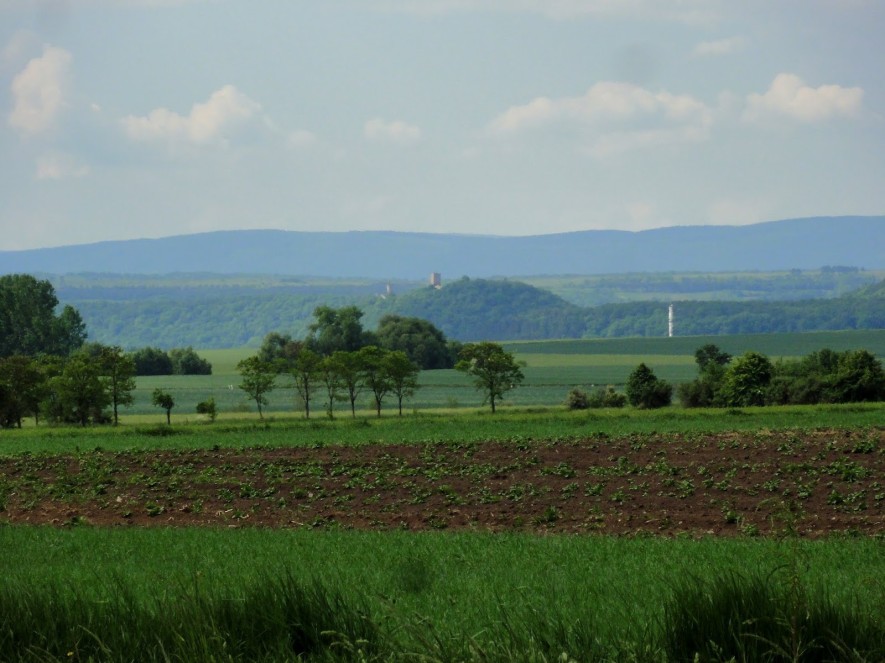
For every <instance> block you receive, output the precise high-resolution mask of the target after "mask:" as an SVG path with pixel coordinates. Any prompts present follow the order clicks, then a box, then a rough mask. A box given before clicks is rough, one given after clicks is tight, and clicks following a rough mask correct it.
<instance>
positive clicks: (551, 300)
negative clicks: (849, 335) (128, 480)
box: [65, 279, 885, 349]
mask: <svg viewBox="0 0 885 663" xmlns="http://www.w3.org/2000/svg"><path fill="white" fill-rule="evenodd" d="M883 290H885V288H883ZM115 292H116V291H115ZM873 292H875V291H874V290H873V289H870V290H869V293H873ZM65 303H72V304H73V305H75V306H76V308H77V309H78V310H79V311H80V313H81V315H82V317H83V320H84V322H85V323H86V327H87V330H88V333H89V339H90V340H93V341H99V342H102V343H108V344H115V345H122V346H123V347H127V348H134V347H144V346H148V345H150V346H159V347H163V348H167V349H168V348H172V347H187V346H189V345H190V346H194V347H196V348H224V347H239V346H243V345H252V346H255V347H257V346H258V345H259V344H260V342H261V339H262V338H263V337H264V336H265V335H266V334H267V333H268V332H271V331H276V332H282V333H288V334H291V335H292V336H294V337H296V338H300V337H303V336H304V335H305V334H306V333H307V327H308V325H309V323H310V322H311V319H312V314H313V311H314V309H315V308H316V307H317V306H319V305H328V306H333V307H339V306H345V305H357V306H359V307H360V308H362V309H363V310H364V311H365V313H366V315H365V318H364V320H363V322H364V323H365V326H366V328H374V327H375V326H376V325H377V323H378V320H379V319H380V318H381V316H383V315H384V314H386V313H398V314H400V315H407V316H416V317H421V318H424V319H426V320H429V321H431V322H433V323H434V324H435V325H436V326H437V327H439V328H440V329H442V330H443V331H444V332H445V333H446V335H447V336H448V337H449V338H452V339H455V340H462V341H470V340H477V339H489V340H500V341H504V340H526V339H533V340H534V339H538V340H540V339H550V338H581V337H590V338H592V337H624V336H664V335H666V333H667V304H666V303H664V302H635V303H624V304H606V305H603V306H596V307H592V308H585V307H580V306H576V305H575V304H571V303H569V302H566V301H565V300H563V299H561V298H559V297H557V296H556V295H554V294H552V293H550V292H548V291H545V290H541V289H539V288H535V287H532V286H530V285H527V284H524V283H520V282H517V281H504V280H486V279H461V280H456V281H453V282H450V283H448V284H447V285H445V286H444V287H443V288H442V289H440V290H435V289H433V288H430V287H429V286H424V287H420V288H418V289H416V290H412V291H410V292H406V293H403V294H398V295H394V296H392V297H390V296H388V297H386V298H384V299H382V298H381V297H379V296H378V295H372V296H365V295H357V294H356V293H351V294H347V293H338V294H335V295H333V294H330V293H325V294H320V293H304V294H300V295H299V294H295V293H294V292H292V291H285V292H277V291H273V292H269V293H261V292H253V293H252V294H235V295H226V296H205V297H196V296H194V295H193V293H192V292H190V291H186V292H185V293H184V294H183V295H181V296H180V298H173V297H172V296H170V295H166V296H164V297H158V296H157V297H152V298H150V299H142V300H135V301H121V300H108V299H106V300H103V301H99V300H96V299H90V300H81V301H70V302H65ZM674 304H675V310H676V333H677V335H679V336H687V335H708V334H710V335H714V334H739V333H774V332H787V331H827V330H841V329H885V297H882V296H873V295H872V294H869V295H868V296H858V295H855V294H849V295H846V296H842V297H837V298H831V299H808V300H803V301H789V302H760V301H747V302H728V301H679V300H676V301H675V302H674Z"/></svg>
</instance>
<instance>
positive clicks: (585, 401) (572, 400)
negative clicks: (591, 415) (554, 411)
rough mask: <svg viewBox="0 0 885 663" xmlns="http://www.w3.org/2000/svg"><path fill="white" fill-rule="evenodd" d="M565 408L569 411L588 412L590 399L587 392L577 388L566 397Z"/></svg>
mask: <svg viewBox="0 0 885 663" xmlns="http://www.w3.org/2000/svg"><path fill="white" fill-rule="evenodd" d="M565 406H566V407H567V408H568V409H569V410H586V409H587V408H589V407H590V397H589V396H587V392H585V391H583V390H581V389H578V388H577V387H575V388H574V389H572V390H571V391H570V392H568V396H566V397H565Z"/></svg>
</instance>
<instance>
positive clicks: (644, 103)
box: [490, 81, 713, 156]
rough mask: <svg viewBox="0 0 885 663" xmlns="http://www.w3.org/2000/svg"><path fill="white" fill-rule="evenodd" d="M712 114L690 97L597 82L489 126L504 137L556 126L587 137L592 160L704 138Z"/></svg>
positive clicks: (513, 110)
mask: <svg viewBox="0 0 885 663" xmlns="http://www.w3.org/2000/svg"><path fill="white" fill-rule="evenodd" d="M712 122H713V113H712V111H711V110H710V108H708V107H707V106H706V105H705V104H704V103H703V102H701V101H698V100H697V99H695V98H693V97H691V96H689V95H674V94H671V93H669V92H651V91H649V90H647V89H645V88H643V87H640V86H637V85H633V84H631V83H617V82H609V81H606V82H601V83H597V84H595V85H594V86H593V87H591V88H590V89H589V90H588V91H587V92H586V94H584V95H583V96H580V97H563V98H559V99H550V98H547V97H538V98H536V99H533V100H532V101H530V102H529V103H527V104H524V105H522V106H513V107H511V108H509V109H508V110H506V111H505V112H504V113H502V114H501V115H499V116H498V117H497V118H495V119H494V120H493V121H492V123H491V125H490V128H491V130H492V132H493V133H495V134H498V135H508V134H514V133H517V132H523V131H527V130H531V129H534V128H540V127H544V126H551V125H557V124H566V125H573V126H575V127H577V128H580V129H582V130H584V131H585V132H588V133H589V136H590V138H591V143H590V145H589V147H588V148H587V150H588V151H589V152H590V153H591V154H594V155H595V156H605V155H608V154H613V153H617V152H623V151H627V150H633V149H638V148H644V147H649V146H653V145H662V144H668V143H676V142H684V141H696V140H703V139H705V138H706V137H707V135H708V132H709V129H710V126H711V124H712Z"/></svg>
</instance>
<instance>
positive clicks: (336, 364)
mask: <svg viewBox="0 0 885 663" xmlns="http://www.w3.org/2000/svg"><path fill="white" fill-rule="evenodd" d="M328 360H329V363H330V365H331V370H332V371H334V372H336V373H337V374H338V377H339V379H340V380H341V387H342V389H344V391H345V393H346V394H347V400H348V402H349V403H350V416H351V417H353V418H356V399H357V398H358V397H359V395H360V394H361V393H362V391H363V387H364V385H363V381H362V375H363V370H362V357H361V356H360V354H359V353H358V352H344V351H343V350H339V351H337V352H334V353H332V356H331V357H329V359H328Z"/></svg>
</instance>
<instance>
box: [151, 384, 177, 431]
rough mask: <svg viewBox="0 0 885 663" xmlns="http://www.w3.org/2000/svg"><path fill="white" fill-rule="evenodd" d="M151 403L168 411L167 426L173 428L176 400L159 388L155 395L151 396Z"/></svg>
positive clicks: (155, 390)
mask: <svg viewBox="0 0 885 663" xmlns="http://www.w3.org/2000/svg"><path fill="white" fill-rule="evenodd" d="M151 402H152V403H153V404H154V405H156V406H157V407H161V408H163V409H164V410H166V424H167V425H168V426H171V425H172V408H174V407H175V398H173V396H172V394H170V393H169V392H167V391H164V390H162V389H160V388H159V387H158V388H156V389H154V393H153V394H152V395H151Z"/></svg>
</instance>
